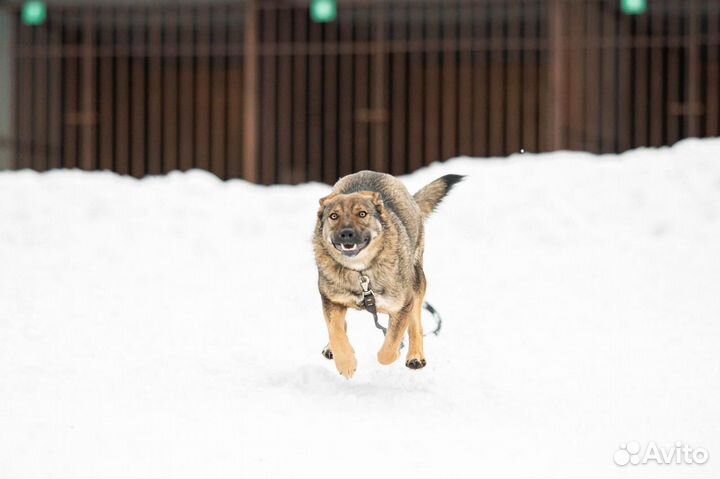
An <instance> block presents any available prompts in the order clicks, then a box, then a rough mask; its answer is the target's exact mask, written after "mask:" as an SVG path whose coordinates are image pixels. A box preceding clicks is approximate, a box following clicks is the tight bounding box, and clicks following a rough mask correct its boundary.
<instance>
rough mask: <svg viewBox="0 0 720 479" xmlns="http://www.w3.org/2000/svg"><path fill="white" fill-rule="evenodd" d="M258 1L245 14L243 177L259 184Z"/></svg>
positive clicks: (249, 6)
mask: <svg viewBox="0 0 720 479" xmlns="http://www.w3.org/2000/svg"><path fill="white" fill-rule="evenodd" d="M258 21H259V18H258V0H250V1H248V2H247V11H246V13H245V58H244V61H245V65H244V68H243V70H244V77H245V78H244V79H245V82H244V83H245V84H244V87H245V91H244V97H245V102H244V103H245V114H244V124H243V159H242V176H243V178H244V179H245V180H247V181H250V182H253V183H257V179H258V178H257V158H258Z"/></svg>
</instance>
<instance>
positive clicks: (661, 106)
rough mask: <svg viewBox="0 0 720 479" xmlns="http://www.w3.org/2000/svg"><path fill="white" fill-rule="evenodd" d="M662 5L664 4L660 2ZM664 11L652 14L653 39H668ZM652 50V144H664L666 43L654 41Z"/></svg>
mask: <svg viewBox="0 0 720 479" xmlns="http://www.w3.org/2000/svg"><path fill="white" fill-rule="evenodd" d="M660 5H662V4H660ZM663 16H664V15H663V13H662V11H661V10H658V11H657V12H655V13H653V14H652V15H651V20H652V26H651V30H652V33H651V37H652V38H653V39H660V40H666V37H667V35H666V34H665V30H664V28H663ZM650 48H651V51H650V79H651V80H650V98H651V99H652V101H651V103H650V125H649V127H650V142H649V143H650V146H660V145H662V144H663V137H664V132H663V124H664V121H665V115H666V114H667V108H665V105H666V101H665V93H664V84H665V74H664V69H665V55H663V49H664V43H663V44H660V45H658V44H656V43H654V44H653V45H652V46H651V47H650Z"/></svg>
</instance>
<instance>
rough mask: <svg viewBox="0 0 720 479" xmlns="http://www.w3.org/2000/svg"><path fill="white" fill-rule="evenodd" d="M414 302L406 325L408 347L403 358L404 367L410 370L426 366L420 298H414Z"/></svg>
mask: <svg viewBox="0 0 720 479" xmlns="http://www.w3.org/2000/svg"><path fill="white" fill-rule="evenodd" d="M415 300H416V306H415V307H414V308H413V310H412V314H411V315H410V324H409V325H408V336H409V337H410V346H409V347H408V353H407V357H406V358H405V366H407V367H409V368H410V369H422V368H424V367H425V365H426V364H427V361H425V354H424V353H423V327H422V302H423V300H422V296H419V297H416V298H415Z"/></svg>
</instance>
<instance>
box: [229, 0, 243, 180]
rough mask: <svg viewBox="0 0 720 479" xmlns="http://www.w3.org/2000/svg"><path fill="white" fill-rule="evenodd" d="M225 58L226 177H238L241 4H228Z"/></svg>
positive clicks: (240, 154)
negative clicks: (226, 70)
mask: <svg viewBox="0 0 720 479" xmlns="http://www.w3.org/2000/svg"><path fill="white" fill-rule="evenodd" d="M228 8H229V12H228V16H227V18H228V26H227V29H228V59H227V68H228V73H227V77H228V78H227V90H228V93H227V113H226V114H227V160H226V165H227V167H226V168H227V176H228V178H239V177H241V176H242V175H243V168H244V167H243V164H244V163H243V161H242V160H243V155H244V154H245V150H244V148H245V147H244V145H245V135H246V134H245V131H244V129H243V118H244V113H245V109H244V105H243V98H244V96H243V95H244V92H245V88H244V85H243V63H244V58H242V56H241V54H240V52H241V51H244V50H243V49H241V48H238V47H243V48H244V45H242V38H243V35H244V32H243V25H245V22H244V20H245V19H244V18H243V17H242V15H241V12H244V11H245V10H244V8H245V7H244V6H242V5H235V4H233V5H230V6H228Z"/></svg>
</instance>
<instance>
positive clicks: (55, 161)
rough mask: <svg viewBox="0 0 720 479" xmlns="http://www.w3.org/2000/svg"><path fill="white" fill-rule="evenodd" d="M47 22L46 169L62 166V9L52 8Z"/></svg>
mask: <svg viewBox="0 0 720 479" xmlns="http://www.w3.org/2000/svg"><path fill="white" fill-rule="evenodd" d="M51 14H52V18H53V20H51V21H50V22H49V28H50V32H49V39H50V48H48V52H49V54H50V65H49V70H48V72H49V73H48V99H49V103H48V122H47V128H48V162H47V167H48V169H53V168H60V167H61V166H62V130H63V128H62V125H63V121H62V91H63V84H62V81H63V60H62V58H63V55H62V51H63V50H62V44H63V34H62V32H63V11H62V9H60V8H53V10H52V13H51Z"/></svg>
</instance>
